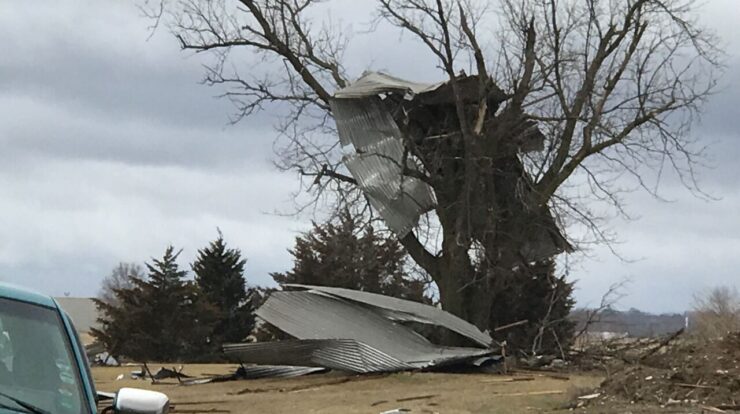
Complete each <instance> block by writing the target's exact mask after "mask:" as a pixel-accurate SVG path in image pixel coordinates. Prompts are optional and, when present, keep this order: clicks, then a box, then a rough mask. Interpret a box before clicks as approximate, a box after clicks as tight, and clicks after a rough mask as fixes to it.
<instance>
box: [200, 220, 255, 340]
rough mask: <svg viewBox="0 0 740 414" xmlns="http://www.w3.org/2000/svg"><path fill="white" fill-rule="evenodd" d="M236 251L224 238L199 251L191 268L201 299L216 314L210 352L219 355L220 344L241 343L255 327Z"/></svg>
mask: <svg viewBox="0 0 740 414" xmlns="http://www.w3.org/2000/svg"><path fill="white" fill-rule="evenodd" d="M245 264H246V259H244V258H242V254H241V251H240V250H239V249H231V248H228V247H227V245H226V242H224V238H223V234H221V231H220V230H219V232H218V238H217V239H216V240H214V241H212V242H211V243H210V244H209V245H208V246H207V247H205V248H203V249H201V250H199V251H198V257H197V258H196V260H195V262H193V264H192V269H193V272H194V273H195V282H196V283H197V285H198V287H199V289H200V291H201V292H202V294H203V297H204V299H205V300H206V301H207V302H208V304H209V305H210V306H211V307H212V308H213V309H214V310H215V312H216V315H215V318H216V321H215V323H214V325H213V331H212V333H211V338H210V339H211V344H212V347H213V348H212V350H213V351H214V352H218V351H219V350H220V347H221V345H222V344H223V343H228V342H240V341H242V340H244V338H245V337H246V336H247V335H249V332H250V331H251V330H252V327H253V326H254V316H253V315H252V311H253V310H254V309H253V306H252V302H251V301H250V300H248V299H249V296H250V295H249V293H250V292H248V291H247V288H246V280H245V278H244V265H245Z"/></svg>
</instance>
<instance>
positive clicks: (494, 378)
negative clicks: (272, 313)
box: [93, 364, 602, 414]
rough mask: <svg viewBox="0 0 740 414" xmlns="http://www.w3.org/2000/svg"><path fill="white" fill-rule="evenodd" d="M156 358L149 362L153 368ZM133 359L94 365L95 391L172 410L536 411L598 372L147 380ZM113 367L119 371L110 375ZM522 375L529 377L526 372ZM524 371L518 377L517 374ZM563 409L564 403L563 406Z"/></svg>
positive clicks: (559, 404) (223, 368) (196, 372)
mask: <svg viewBox="0 0 740 414" xmlns="http://www.w3.org/2000/svg"><path fill="white" fill-rule="evenodd" d="M159 367H160V365H157V364H152V365H151V366H150V368H151V369H153V370H156V369H158V368H159ZM133 369H136V368H135V367H116V368H113V367H96V368H93V375H94V376H95V379H96V384H97V387H98V389H99V390H101V391H115V390H116V389H118V388H121V387H137V388H147V389H153V390H157V391H161V392H164V393H166V394H167V395H168V396H169V397H170V400H171V401H172V404H173V405H174V410H173V413H327V414H339V413H342V414H348V413H374V414H378V413H381V412H384V411H389V410H393V409H397V408H403V409H407V410H410V412H412V413H452V414H454V413H519V412H521V413H528V412H531V413H538V412H552V411H558V410H562V409H563V407H564V405H565V403H566V402H567V401H568V400H570V399H571V398H572V397H573V396H574V395H575V394H576V393H578V392H579V391H582V390H586V389H590V388H593V387H596V386H597V385H598V384H599V382H600V381H601V379H602V378H601V377H598V376H595V375H575V376H574V375H571V376H569V377H568V379H564V378H555V377H554V376H547V375H544V374H535V373H532V374H517V375H516V376H511V375H492V374H441V373H397V374H389V375H365V376H346V375H339V374H331V373H330V374H318V375H311V376H306V377H299V378H290V379H261V380H243V381H231V382H224V383H218V384H204V385H193V386H181V385H178V383H177V381H176V380H167V381H165V382H162V383H158V384H151V383H150V381H148V380H131V379H130V378H129V374H130V372H131V370H133ZM233 369H234V366H233V365H197V364H193V365H186V366H185V367H184V370H183V372H184V373H186V374H188V375H193V376H201V375H206V374H223V373H227V372H231V371H232V370H233ZM120 374H124V375H125V377H126V378H125V379H122V380H118V381H117V380H116V377H118V376H119V375H120ZM525 377H533V378H532V379H529V378H525ZM522 378H525V380H522ZM566 412H567V410H566Z"/></svg>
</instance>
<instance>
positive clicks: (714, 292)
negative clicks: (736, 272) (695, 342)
mask: <svg viewBox="0 0 740 414" xmlns="http://www.w3.org/2000/svg"><path fill="white" fill-rule="evenodd" d="M691 319H692V322H691V326H690V328H691V330H692V332H694V333H696V334H697V335H698V336H699V337H701V338H705V339H713V338H718V337H723V336H725V335H727V333H728V332H736V331H740V294H738V291H737V289H735V288H732V287H729V286H718V287H715V288H713V289H711V290H709V291H708V292H705V293H703V294H697V295H695V296H694V311H693V313H692V318H691Z"/></svg>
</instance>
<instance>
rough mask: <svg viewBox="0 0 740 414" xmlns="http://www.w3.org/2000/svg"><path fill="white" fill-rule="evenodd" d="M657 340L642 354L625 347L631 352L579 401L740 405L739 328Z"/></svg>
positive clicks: (615, 361) (580, 403)
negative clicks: (712, 336) (715, 335)
mask: <svg viewBox="0 0 740 414" xmlns="http://www.w3.org/2000/svg"><path fill="white" fill-rule="evenodd" d="M657 344H658V346H657V347H655V346H653V347H648V348H645V347H643V348H642V350H643V352H642V354H640V353H638V352H637V349H638V348H637V347H636V346H634V345H631V346H629V347H626V350H627V351H628V352H625V353H622V355H621V356H619V357H614V358H613V360H612V363H611V364H610V365H609V366H607V372H608V376H607V379H605V380H604V382H603V383H602V384H601V386H600V388H599V389H598V390H597V391H596V392H595V393H593V394H590V395H583V396H580V397H579V398H578V399H577V403H576V406H583V405H586V404H588V403H593V402H595V401H600V402H602V403H604V405H608V403H609V402H613V401H617V400H622V401H628V402H630V403H652V404H657V405H660V406H663V407H667V406H681V405H691V406H699V407H702V409H704V410H707V409H708V408H709V409H712V408H713V409H717V410H721V411H725V410H740V332H735V333H731V334H728V335H727V336H725V337H724V338H721V339H716V340H704V339H696V338H682V337H681V338H679V335H672V336H671V337H668V338H664V339H663V340H662V341H658V342H657ZM707 407H708V408H707ZM710 411H711V410H710ZM716 412H720V411H716Z"/></svg>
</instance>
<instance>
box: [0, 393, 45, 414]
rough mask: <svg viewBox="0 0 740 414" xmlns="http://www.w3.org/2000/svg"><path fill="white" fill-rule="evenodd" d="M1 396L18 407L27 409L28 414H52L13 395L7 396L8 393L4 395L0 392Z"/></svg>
mask: <svg viewBox="0 0 740 414" xmlns="http://www.w3.org/2000/svg"><path fill="white" fill-rule="evenodd" d="M0 396H3V397H5V398H7V399H9V400H10V401H13V402H14V403H15V404H16V405H17V406H19V407H22V408H23V409H25V410H26V411H25V412H28V413H31V414H50V413H49V412H48V411H46V410H44V409H41V408H39V407H36V406H35V405H33V404H31V403H28V402H25V401H23V400H21V399H19V398H16V397H13V396H12V395H10V394H6V393H4V392H2V391H0Z"/></svg>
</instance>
